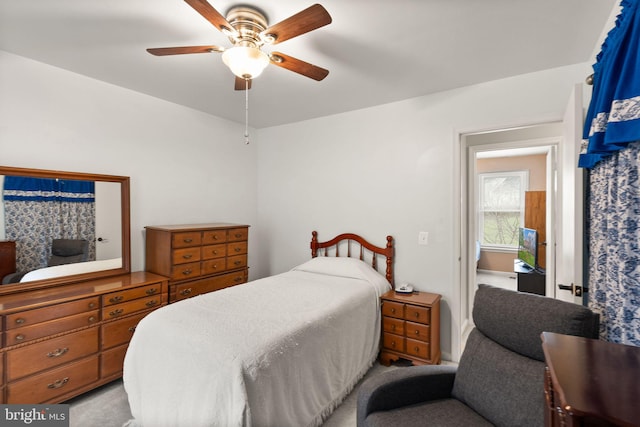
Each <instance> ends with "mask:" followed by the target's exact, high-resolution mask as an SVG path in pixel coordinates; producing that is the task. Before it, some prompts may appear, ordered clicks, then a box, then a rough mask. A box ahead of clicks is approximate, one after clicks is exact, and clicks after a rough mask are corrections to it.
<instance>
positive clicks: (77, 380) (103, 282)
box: [0, 167, 168, 404]
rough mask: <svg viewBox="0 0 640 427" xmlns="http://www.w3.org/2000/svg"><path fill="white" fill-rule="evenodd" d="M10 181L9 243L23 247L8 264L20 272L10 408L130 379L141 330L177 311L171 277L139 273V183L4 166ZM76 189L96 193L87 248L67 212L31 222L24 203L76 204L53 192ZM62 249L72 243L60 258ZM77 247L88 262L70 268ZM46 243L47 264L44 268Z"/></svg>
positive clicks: (4, 325)
mask: <svg viewBox="0 0 640 427" xmlns="http://www.w3.org/2000/svg"><path fill="white" fill-rule="evenodd" d="M7 177H9V178H8V181H7V182H10V183H11V185H7V186H5V185H4V184H5V180H7ZM0 180H1V181H2V184H3V185H2V188H3V189H4V190H3V192H2V198H1V199H0V202H1V203H2V205H1V206H0V224H2V228H0V241H9V242H15V260H13V259H11V260H9V261H7V262H8V263H15V264H16V265H15V267H14V268H11V267H9V268H8V269H6V271H5V273H8V272H11V270H13V272H11V273H10V274H4V277H2V278H0V280H2V281H3V282H4V283H3V284H2V285H0V326H1V328H0V343H1V347H0V380H1V384H0V403H9V404H12V403H31V404H39V403H59V402H64V401H66V400H68V399H70V398H72V397H74V396H77V395H79V394H81V393H84V392H86V391H88V390H91V389H93V388H96V387H98V386H100V385H103V384H106V383H108V382H111V381H113V380H115V379H117V378H119V377H121V376H122V365H123V360H124V356H125V353H126V349H127V345H128V343H129V340H130V338H131V336H132V334H133V332H134V331H135V327H136V324H137V323H138V322H139V321H140V320H141V319H142V318H143V317H144V316H146V315H147V314H148V313H150V312H151V311H153V310H155V309H157V308H158V307H161V306H163V305H166V304H167V302H168V282H167V278H166V277H164V276H160V275H157V274H153V273H149V272H133V273H132V272H131V253H130V251H131V249H130V194H129V191H130V187H129V177H125V176H112V175H100V174H92V173H77V172H62V171H52V170H40V169H27V168H14V167H0ZM72 181H73V182H78V183H80V184H81V186H83V185H84V184H87V185H86V186H88V187H90V188H91V190H90V192H89V193H87V194H89V195H85V196H82V197H85V198H86V199H87V200H89V199H91V200H90V202H91V203H93V205H92V206H91V208H90V209H89V210H88V212H90V215H89V214H86V213H85V214H83V215H84V216H85V217H89V218H88V221H89V223H90V224H91V226H90V227H89V228H91V232H90V233H89V234H87V235H85V236H83V237H82V239H80V238H77V236H73V235H72V234H73V232H70V231H69V229H74V227H75V228H78V226H75V225H74V226H72V227H68V226H69V224H66V223H65V222H69V221H70V220H69V216H68V215H67V214H61V213H60V212H59V211H58V210H56V209H58V208H56V209H53V210H52V212H55V213H50V214H43V213H42V212H47V210H46V209H45V210H44V211H39V213H37V214H35V213H31V211H29V213H27V214H26V215H25V212H24V211H25V210H28V209H31V208H28V207H25V205H23V204H21V203H22V202H24V201H26V200H27V199H29V197H27V196H25V194H26V193H28V192H30V191H31V190H33V188H32V187H33V186H34V185H37V186H38V190H37V191H35V193H37V195H36V196H35V197H34V199H38V200H42V199H50V198H57V199H56V202H58V201H60V200H62V201H61V202H60V203H62V204H64V203H65V201H66V200H65V197H67V196H66V195H65V194H62V196H61V195H60V194H57V193H56V192H60V193H64V190H63V191H59V190H57V189H54V190H51V186H55V185H57V184H58V183H60V182H62V183H69V182H72ZM16 182H17V184H15V183H16ZM34 182H35V183H36V184H33V183H34ZM23 184H24V185H25V187H20V185H23ZM40 185H42V187H40ZM23 188H26V190H23ZM56 188H57V187H56ZM68 188H71V187H68ZM7 189H9V190H7ZM91 191H92V193H91ZM73 192H74V191H70V193H73ZM53 193H56V194H54V196H52V194H53ZM68 196H69V197H72V196H71V195H68ZM13 201H17V202H18V203H17V204H14V205H11V206H9V205H8V204H9V203H10V202H13ZM34 212H35V210H34ZM47 215H55V216H56V217H59V218H57V219H56V220H55V221H53V222H52V223H54V224H55V223H56V222H57V223H58V224H57V225H45V226H42V223H47V224H48V222H47V221H49V220H50V219H51V218H45V217H46V216H47ZM85 219H86V218H85ZM74 221H75V220H74ZM25 222H26V224H25ZM25 225H26V227H25ZM20 227H22V231H21V232H22V233H27V234H26V235H24V236H23V237H20V235H19V234H16V233H19V232H18V231H16V229H19V228H20ZM61 229H62V230H63V231H60V230H61ZM25 230H27V231H25ZM42 230H47V231H45V232H43V231H42ZM51 230H54V231H51ZM51 233H53V234H55V235H51ZM87 236H89V237H87ZM54 240H56V243H58V244H60V243H61V244H62V245H61V246H60V247H61V248H62V249H58V252H56V250H54V249H53V245H54V244H53V241H54ZM77 241H82V242H83V243H84V246H85V250H84V252H86V253H84V254H82V257H81V259H80V258H78V259H76V260H75V261H65V260H64V257H65V256H66V255H70V254H71V250H72V248H73V247H74V246H76V245H75V244H76V243H77ZM37 242H40V244H43V245H44V246H45V247H46V248H45V249H43V250H41V252H42V251H46V252H47V253H46V255H47V256H45V255H43V256H42V258H43V259H42V260H38V261H35V260H34V258H36V256H35V255H34V252H33V246H34V245H35V244H36V243H37ZM43 242H44V243H43ZM3 254H4V252H3ZM49 255H50V256H49ZM3 256H4V255H3ZM11 256H14V255H13V254H12V255H11ZM46 257H48V258H49V263H47V260H46V259H44V258H46ZM54 258H56V262H55V263H52V260H53V259H54ZM60 259H63V261H60ZM5 261H6V260H5Z"/></svg>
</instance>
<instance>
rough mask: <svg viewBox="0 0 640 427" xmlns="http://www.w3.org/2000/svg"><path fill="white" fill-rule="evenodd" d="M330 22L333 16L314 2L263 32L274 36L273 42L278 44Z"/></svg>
mask: <svg viewBox="0 0 640 427" xmlns="http://www.w3.org/2000/svg"><path fill="white" fill-rule="evenodd" d="M330 23H331V16H330V15H329V12H327V10H326V9H325V8H324V7H322V6H321V5H319V4H314V5H313V6H310V7H308V8H306V9H305V10H303V11H302V12H298V13H296V14H295V15H293V16H290V17H289V18H287V19H285V20H284V21H281V22H279V23H277V24H275V25H272V26H271V27H269V28H267V29H266V30H264V31H263V32H262V34H264V35H267V36H272V37H274V38H275V40H274V41H273V42H272V44H277V43H282V42H283V41H285V40H289V39H291V38H294V37H297V36H299V35H301V34H304V33H308V32H309V31H311V30H315V29H316V28H320V27H324V26H325V25H327V24H330Z"/></svg>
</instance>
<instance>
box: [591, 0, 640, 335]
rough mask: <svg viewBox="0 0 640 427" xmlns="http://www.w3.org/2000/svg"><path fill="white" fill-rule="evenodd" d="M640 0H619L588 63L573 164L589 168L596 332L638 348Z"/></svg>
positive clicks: (639, 327) (639, 268)
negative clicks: (579, 146) (588, 90)
mask: <svg viewBox="0 0 640 427" xmlns="http://www.w3.org/2000/svg"><path fill="white" fill-rule="evenodd" d="M639 3H640V0H622V1H621V3H620V5H621V7H622V10H621V13H620V14H619V16H618V17H617V20H616V24H615V27H614V28H613V29H612V30H611V31H610V32H609V34H608V35H607V39H606V40H605V42H604V44H603V46H602V50H601V52H600V54H599V55H598V58H597V62H596V64H595V65H594V66H593V69H594V75H593V79H594V80H593V94H592V98H591V104H590V105H589V109H588V112H587V118H586V123H585V129H584V135H583V137H584V142H583V150H582V151H583V152H582V153H581V155H580V159H579V166H580V167H584V168H587V169H589V173H588V178H589V185H588V190H587V198H588V203H587V206H588V208H587V212H586V216H587V228H586V230H587V238H588V255H589V261H588V283H589V307H590V308H591V309H592V310H594V311H595V312H597V313H599V314H600V320H601V323H600V337H601V338H602V339H604V340H607V341H611V342H616V343H622V344H629V345H636V346H640V185H639V183H640V13H639V12H638V4H639Z"/></svg>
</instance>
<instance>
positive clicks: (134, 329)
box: [128, 326, 136, 333]
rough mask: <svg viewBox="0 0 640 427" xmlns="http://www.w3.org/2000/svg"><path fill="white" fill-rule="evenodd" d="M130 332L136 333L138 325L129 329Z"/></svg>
mask: <svg viewBox="0 0 640 427" xmlns="http://www.w3.org/2000/svg"><path fill="white" fill-rule="evenodd" d="M128 331H129V332H131V333H134V332H135V331H136V327H135V326H132V327H130V328H129V329H128Z"/></svg>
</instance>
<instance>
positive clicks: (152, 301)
mask: <svg viewBox="0 0 640 427" xmlns="http://www.w3.org/2000/svg"><path fill="white" fill-rule="evenodd" d="M156 304H158V301H156V300H151V301H147V304H146V306H147V307H153V306H154V305H156Z"/></svg>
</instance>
